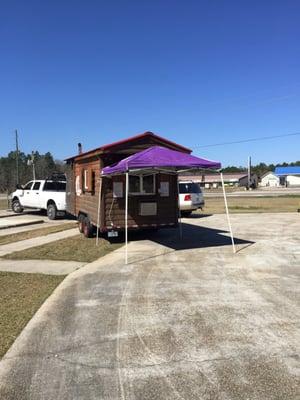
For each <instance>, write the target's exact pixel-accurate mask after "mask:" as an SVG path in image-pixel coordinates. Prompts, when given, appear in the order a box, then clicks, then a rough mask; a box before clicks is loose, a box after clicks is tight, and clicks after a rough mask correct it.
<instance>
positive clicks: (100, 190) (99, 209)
mask: <svg viewBox="0 0 300 400" xmlns="http://www.w3.org/2000/svg"><path fill="white" fill-rule="evenodd" d="M101 193H102V178H101V176H100V181H99V198H98V214H97V233H96V246H98V244H99V229H100V211H101Z"/></svg>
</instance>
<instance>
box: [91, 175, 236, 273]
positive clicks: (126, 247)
mask: <svg viewBox="0 0 300 400" xmlns="http://www.w3.org/2000/svg"><path fill="white" fill-rule="evenodd" d="M202 169H203V168H199V169H198V170H202ZM193 170H195V168H193ZM205 170H206V171H211V172H214V173H217V172H219V173H220V177H221V182H222V192H223V198H224V206H225V211H226V217H227V224H228V229H229V233H230V238H231V244H232V251H233V253H234V254H235V253H236V247H235V242H234V237H233V231H232V226H231V221H230V215H229V209H228V203H227V197H226V190H225V184H224V178H223V173H222V172H221V171H220V170H211V169H208V168H205ZM146 171H147V172H151V171H152V172H154V171H155V172H157V173H159V172H164V173H170V172H171V171H168V172H167V170H166V169H163V168H160V169H157V168H143V169H139V170H136V169H134V170H130V169H128V170H127V171H126V172H125V173H123V174H120V173H116V174H112V175H105V174H103V175H101V177H100V179H99V198H98V216H97V236H96V245H97V246H98V243H99V229H100V211H101V195H102V179H103V178H112V177H113V176H118V175H124V174H125V265H127V264H128V204H129V176H130V175H131V174H130V172H132V175H138V172H139V173H140V174H142V172H146ZM181 171H182V170H181ZM181 171H177V172H175V171H172V173H174V175H178V173H179V172H181ZM184 171H188V169H185V170H184ZM177 192H178V201H179V181H178V179H177ZM178 208H179V215H178V219H179V223H178V226H179V236H180V239H182V237H183V233H182V223H181V211H180V207H178Z"/></svg>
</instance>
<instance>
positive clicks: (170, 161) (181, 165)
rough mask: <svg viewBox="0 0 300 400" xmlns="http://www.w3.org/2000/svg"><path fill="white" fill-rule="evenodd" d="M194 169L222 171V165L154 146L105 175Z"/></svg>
mask: <svg viewBox="0 0 300 400" xmlns="http://www.w3.org/2000/svg"><path fill="white" fill-rule="evenodd" d="M149 168H150V169H163V168H168V169H171V170H172V169H173V170H175V171H176V170H178V169H180V170H182V169H194V168H201V169H202V168H205V169H207V168H210V169H220V168H221V163H219V162H217V161H210V160H205V159H204V158H199V157H195V156H192V155H190V154H187V153H182V152H180V151H175V150H170V149H167V148H166V147H160V146H153V147H149V148H148V149H146V150H143V151H140V152H139V153H135V154H133V155H132V156H130V157H127V158H124V159H123V160H121V161H119V162H118V163H116V164H114V165H112V166H109V167H106V168H103V170H102V174H103V175H112V174H123V173H125V172H127V171H131V170H136V169H149Z"/></svg>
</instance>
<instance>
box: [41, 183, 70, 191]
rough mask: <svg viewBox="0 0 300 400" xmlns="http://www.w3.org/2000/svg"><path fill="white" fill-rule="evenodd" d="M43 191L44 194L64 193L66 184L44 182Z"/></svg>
mask: <svg viewBox="0 0 300 400" xmlns="http://www.w3.org/2000/svg"><path fill="white" fill-rule="evenodd" d="M43 190H45V191H46V192H65V191H66V182H58V181H46V182H45V185H44V189H43Z"/></svg>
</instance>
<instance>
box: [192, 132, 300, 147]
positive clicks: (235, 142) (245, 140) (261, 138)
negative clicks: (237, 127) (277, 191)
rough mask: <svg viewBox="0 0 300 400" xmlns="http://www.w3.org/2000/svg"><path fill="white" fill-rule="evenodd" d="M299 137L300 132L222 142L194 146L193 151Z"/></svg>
mask: <svg viewBox="0 0 300 400" xmlns="http://www.w3.org/2000/svg"><path fill="white" fill-rule="evenodd" d="M297 135H300V132H295V133H286V134H285V135H274V136H263V137H260V138H251V139H244V140H236V141H232V142H222V143H214V144H206V145H198V146H192V149H199V148H200V147H201V148H204V147H215V146H227V145H229V144H238V143H248V142H259V141H261V140H270V139H277V138H282V137H288V136H297Z"/></svg>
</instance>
